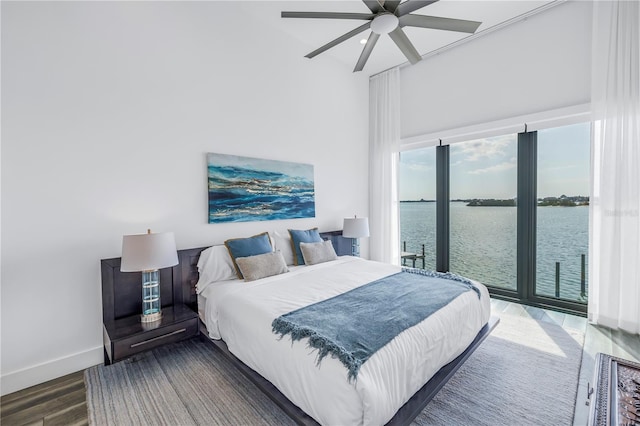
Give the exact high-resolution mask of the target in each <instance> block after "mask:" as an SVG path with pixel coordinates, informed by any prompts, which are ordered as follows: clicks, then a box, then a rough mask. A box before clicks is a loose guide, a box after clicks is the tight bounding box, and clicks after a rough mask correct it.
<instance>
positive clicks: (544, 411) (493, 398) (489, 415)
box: [85, 313, 584, 426]
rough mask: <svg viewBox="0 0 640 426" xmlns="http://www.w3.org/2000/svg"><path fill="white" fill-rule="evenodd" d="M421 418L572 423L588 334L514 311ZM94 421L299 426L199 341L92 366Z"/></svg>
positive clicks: (431, 421) (426, 421) (432, 421)
mask: <svg viewBox="0 0 640 426" xmlns="http://www.w3.org/2000/svg"><path fill="white" fill-rule="evenodd" d="M500 317H501V321H500V324H499V325H498V327H497V328H496V329H495V330H494V331H493V333H492V334H491V335H490V336H489V337H488V338H487V340H486V341H485V342H484V343H482V345H481V346H480V347H479V348H478V349H477V350H476V351H475V352H474V354H473V355H472V356H471V357H470V358H469V359H468V360H467V362H466V363H465V364H464V365H463V366H462V367H461V368H460V370H458V372H457V373H456V374H455V375H454V377H453V378H452V379H451V380H450V381H449V382H448V383H447V385H445V387H444V388H443V389H442V390H441V391H440V392H439V393H438V395H437V396H436V397H435V398H434V399H433V401H431V403H430V404H429V405H427V407H426V408H425V409H424V410H423V411H422V413H421V414H420V415H419V416H418V417H417V418H416V419H415V421H414V422H413V424H414V425H471V424H473V425H487V426H489V425H491V426H496V425H514V424H517V425H541V424H544V425H570V424H572V419H573V411H574V403H575V399H576V390H577V384H578V375H579V371H580V360H581V354H582V345H583V341H584V335H583V334H582V333H581V332H579V331H575V330H570V329H564V328H562V327H559V326H557V325H555V324H549V323H544V322H539V321H535V320H532V319H529V318H523V317H518V316H514V315H509V314H504V313H502V314H500ZM85 383H86V385H87V406H88V412H89V422H90V424H93V425H134V424H135V425H185V426H186V425H216V424H219V425H289V424H291V425H293V424H294V422H293V421H292V420H291V419H290V418H289V417H287V415H286V414H285V413H284V412H283V411H282V410H281V409H280V408H279V407H278V406H277V405H276V404H275V403H273V402H272V401H271V400H270V399H269V398H268V397H266V396H265V395H264V394H263V393H262V392H261V391H260V390H259V389H258V388H257V387H256V386H255V385H253V383H251V382H250V381H249V380H248V379H246V378H245V377H244V376H243V375H242V373H240V372H239V371H238V370H237V369H236V368H235V367H234V366H233V365H232V364H231V363H230V362H229V361H228V360H227V359H226V358H225V357H224V355H222V354H221V353H220V352H219V351H218V350H217V349H215V348H214V347H213V345H211V344H208V343H206V342H203V341H200V340H198V339H193V340H188V341H185V342H181V343H175V344H171V345H167V346H164V347H160V348H157V349H155V350H153V351H150V352H147V353H144V354H142V355H139V356H137V357H135V358H133V359H131V360H128V361H122V362H119V363H116V364H114V365H111V366H95V367H91V368H89V369H87V370H86V371H85Z"/></svg>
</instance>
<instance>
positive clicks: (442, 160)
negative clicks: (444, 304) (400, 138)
mask: <svg viewBox="0 0 640 426" xmlns="http://www.w3.org/2000/svg"><path fill="white" fill-rule="evenodd" d="M436 188H437V189H436V271H439V272H448V271H449V201H450V199H449V145H444V146H437V147H436Z"/></svg>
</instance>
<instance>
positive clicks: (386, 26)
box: [371, 13, 400, 34]
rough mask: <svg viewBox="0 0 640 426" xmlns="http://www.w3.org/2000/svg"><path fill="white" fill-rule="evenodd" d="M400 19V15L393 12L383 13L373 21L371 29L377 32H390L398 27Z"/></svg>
mask: <svg viewBox="0 0 640 426" xmlns="http://www.w3.org/2000/svg"><path fill="white" fill-rule="evenodd" d="M399 23H400V21H399V20H398V17H397V16H396V15H394V14H392V13H383V14H380V15H378V16H376V17H375V18H373V21H371V31H373V32H374V33H376V34H389V33H390V32H391V31H393V30H395V29H396V28H398V24H399Z"/></svg>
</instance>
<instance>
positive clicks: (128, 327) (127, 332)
mask: <svg viewBox="0 0 640 426" xmlns="http://www.w3.org/2000/svg"><path fill="white" fill-rule="evenodd" d="M197 334H198V314H197V313H195V312H194V311H193V310H191V309H189V308H188V307H187V306H185V305H174V306H168V307H165V308H162V319H160V320H159V321H156V322H153V323H144V324H143V323H141V322H140V315H132V316H128V317H124V318H119V319H117V320H113V321H108V322H105V323H104V325H103V340H104V352H105V356H104V363H105V365H109V364H112V363H114V362H117V361H121V360H123V359H125V358H128V357H130V356H132V355H135V354H137V353H140V352H144V351H146V350H149V349H153V348H157V347H158V346H162V345H165V344H167V343H172V342H177V341H179V340H184V339H187V338H189V337H192V336H196V335H197Z"/></svg>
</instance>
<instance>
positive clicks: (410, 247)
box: [398, 147, 436, 270]
mask: <svg viewBox="0 0 640 426" xmlns="http://www.w3.org/2000/svg"><path fill="white" fill-rule="evenodd" d="M398 172H399V177H398V184H399V199H400V251H401V253H402V256H403V258H402V263H403V264H404V265H407V266H414V265H415V266H416V267H419V268H422V267H424V268H426V269H432V270H433V269H436V268H435V266H436V149H435V147H430V148H421V149H416V150H412V151H405V152H402V153H401V154H400V163H399V167H398ZM423 247H424V248H423ZM423 250H424V258H422V257H421V256H422V254H423ZM423 261H424V263H423Z"/></svg>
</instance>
